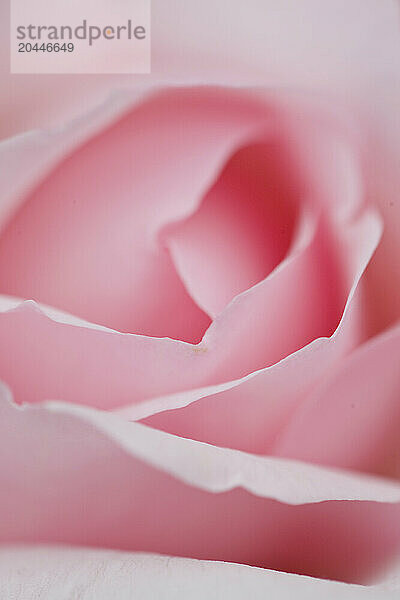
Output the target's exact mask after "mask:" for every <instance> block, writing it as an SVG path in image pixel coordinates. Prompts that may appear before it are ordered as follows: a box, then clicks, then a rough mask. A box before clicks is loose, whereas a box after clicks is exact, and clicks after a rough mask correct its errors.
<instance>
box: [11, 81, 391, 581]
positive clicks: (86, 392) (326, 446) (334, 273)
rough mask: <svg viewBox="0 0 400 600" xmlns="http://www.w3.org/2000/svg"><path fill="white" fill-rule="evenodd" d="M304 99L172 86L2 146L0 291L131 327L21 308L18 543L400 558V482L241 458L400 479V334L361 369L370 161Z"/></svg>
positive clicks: (15, 369)
mask: <svg viewBox="0 0 400 600" xmlns="http://www.w3.org/2000/svg"><path fill="white" fill-rule="evenodd" d="M282 98H284V100H285V101H284V102H283V100H282V102H283V105H284V108H282V109H280V108H277V107H280V96H279V94H275V95H273V94H271V95H268V96H266V95H260V94H249V95H246V94H244V93H242V92H238V91H233V90H226V89H220V90H218V89H212V88H189V89H180V90H170V91H168V92H162V93H157V94H155V95H152V96H150V97H143V98H142V99H141V101H140V102H139V103H137V102H136V101H133V100H132V101H131V102H130V101H125V104H124V109H123V110H121V109H118V110H116V112H115V114H114V116H113V118H111V119H110V120H109V122H108V121H107V119H106V120H105V121H103V120H102V116H101V115H102V111H100V113H99V114H100V116H99V121H98V123H97V125H94V126H93V129H92V130H88V131H87V132H85V134H84V135H83V134H82V136H81V137H79V136H78V135H77V134H76V133H73V134H72V137H71V130H68V128H67V129H66V130H65V131H58V132H55V133H53V134H51V136H49V137H47V136H46V135H43V134H40V133H39V134H32V135H31V136H30V137H29V136H27V137H26V138H24V139H20V140H13V141H11V142H8V143H6V144H4V145H2V146H1V148H0V159H1V160H2V161H5V163H4V164H9V165H10V177H9V178H6V179H7V181H6V183H3V184H1V182H0V184H1V185H2V188H1V193H2V198H4V203H3V205H2V210H1V214H0V217H1V225H2V231H1V234H0V291H1V292H2V293H3V294H7V295H15V296H19V297H21V298H34V299H35V300H37V301H38V302H39V303H44V304H50V305H52V306H53V307H56V308H57V309H62V310H66V311H69V312H71V313H74V314H75V315H76V316H78V317H82V318H86V319H88V320H90V321H91V322H92V323H93V322H94V323H99V324H101V325H106V326H108V327H112V328H113V329H115V331H113V330H109V329H106V328H105V327H101V326H96V325H93V324H90V323H83V322H78V321H77V320H76V319H75V318H74V317H71V316H68V315H63V314H60V313H58V312H57V311H54V308H46V307H40V306H38V305H37V304H35V302H32V301H28V302H20V301H19V300H13V299H10V298H5V297H1V298H0V300H1V303H0V377H1V378H2V379H3V380H4V381H5V382H6V383H7V384H8V385H9V387H10V389H11V390H12V395H13V398H14V400H15V401H16V403H17V404H19V405H21V404H22V405H25V406H22V407H21V406H17V405H14V404H13V403H10V402H9V400H8V399H7V398H6V397H5V396H6V394H5V393H4V397H3V398H2V400H1V405H0V409H1V411H2V413H3V414H2V418H1V419H0V427H1V428H2V431H1V432H0V472H1V473H2V479H3V481H4V488H3V489H4V493H3V495H2V497H1V498H0V510H1V515H2V520H1V529H0V541H3V542H14V541H25V542H38V541H44V542H62V543H69V544H89V545H98V546H105V547H117V548H120V549H127V550H140V551H142V550H145V551H152V552H163V553H166V554H172V555H183V556H188V557H196V558H202V559H219V560H225V561H226V560H228V561H233V562H242V563H247V564H252V565H258V566H264V567H270V568H276V569H282V570H289V571H294V572H300V573H308V574H312V575H317V576H320V577H329V578H337V579H342V580H345V581H366V580H367V579H369V578H371V577H373V576H374V575H375V574H376V573H377V571H378V570H379V568H381V567H382V566H383V565H384V564H385V563H386V562H387V560H388V559H390V558H392V557H393V555H394V554H396V552H398V549H399V547H400V515H399V496H398V484H396V483H387V484H386V483H382V482H381V481H379V480H376V479H367V480H365V479H363V478H361V479H360V478H359V476H358V475H354V476H353V475H348V474H347V475H343V474H340V475H339V478H341V477H344V483H343V481H342V479H340V485H339V483H338V480H337V475H333V474H332V473H331V472H330V471H327V470H324V469H322V470H321V471H313V470H311V471H309V470H308V469H309V468H308V467H306V466H304V465H301V463H299V464H298V465H297V466H296V465H295V466H293V463H290V462H285V461H283V462H282V461H280V460H279V459H276V460H274V459H273V458H272V459H261V458H260V457H256V456H251V455H245V454H241V453H238V452H231V451H230V450H228V451H225V450H223V449H222V448H221V446H227V447H231V448H235V449H238V448H239V449H241V450H245V451H247V452H253V453H256V454H266V453H273V452H276V453H277V454H282V455H285V456H290V457H295V458H304V459H306V460H309V461H310V462H321V463H326V464H328V465H335V466H338V465H339V466H342V467H354V468H359V469H363V470H365V471H378V472H385V473H389V474H391V475H393V474H394V473H396V474H397V470H396V468H393V467H392V464H393V460H392V458H393V457H392V454H393V452H394V451H395V450H394V449H395V447H396V446H395V444H396V437H397V432H398V429H397V419H398V414H397V412H396V411H397V409H396V407H395V400H396V394H397V390H398V381H397V379H396V374H395V371H396V368H397V361H396V358H395V357H396V356H398V337H397V333H395V334H392V336H390V337H389V338H388V340H389V341H388V340H387V339H386V338H385V339H383V340H376V341H374V342H372V345H371V347H369V348H367V349H363V350H360V354H354V355H353V356H352V357H350V359H349V361H350V362H349V363H348V364H349V365H350V366H348V367H347V366H346V364H344V366H343V365H342V361H343V363H344V362H345V361H344V360H343V359H344V358H348V354H349V353H350V352H351V351H352V350H353V349H354V348H355V347H357V346H358V345H359V344H360V342H362V341H363V340H364V338H365V337H366V335H367V329H366V320H365V307H366V304H365V296H364V291H365V290H364V288H363V286H362V283H360V279H361V277H362V275H363V273H364V270H365V268H366V266H367V264H368V262H369V260H370V259H371V256H372V254H373V253H374V251H375V248H376V246H377V244H378V242H379V238H380V233H381V225H380V221H379V218H378V216H377V215H376V213H375V211H373V210H369V209H366V208H365V207H364V206H363V201H364V199H365V189H363V186H362V184H361V180H362V170H361V162H362V161H360V164H359V161H358V152H359V151H360V146H359V144H358V142H357V143H356V141H355V138H354V137H353V135H352V134H353V132H351V133H350V132H349V131H348V130H347V128H346V126H345V125H343V126H342V125H341V126H339V125H338V121H339V118H337V116H336V115H335V116H332V115H330V114H326V113H325V112H324V111H323V110H322V107H320V106H319V104H318V102H316V103H315V104H313V103H311V104H312V109H311V110H310V109H309V110H308V111H307V110H304V109H303V108H301V103H300V104H299V107H297V104H296V99H293V100H292V99H291V100H288V98H287V97H286V96H285V95H282ZM303 102H305V103H306V104H307V102H306V101H305V100H304V99H303ZM283 105H282V106H283ZM320 109H321V112H320ZM100 117H101V118H100ZM310 117H312V118H310ZM96 118H97V117H96V116H95V117H94V121H96ZM105 123H106V125H105ZM72 130H73V128H72ZM85 131H86V130H85ZM75 136H76V137H75ZM35 148H37V149H38V155H40V159H39V158H38V159H36V157H34V156H33V154H34V151H33V149H35ZM54 148H57V151H56V150H54ZM354 156H355V157H356V158H355V159H354ZM10 157H11V158H10ZM7 161H8V163H7ZM36 161H37V162H36ZM264 163H265V164H266V168H265V169H262V168H261V166H260V165H262V164H264ZM11 175H12V177H11ZM18 175H20V177H18ZM232 189H234V194H233V195H232ZM278 202H279V205H278V204H277V203H278ZM278 206H279V209H278ZM283 209H284V211H283ZM216 257H218V260H216ZM216 282H217V283H218V286H217V285H216ZM209 317H212V318H213V321H212V322H211V323H210V318H209ZM128 331H129V332H130V333H124V332H128ZM150 336H153V337H150ZM165 336H168V337H165ZM170 338H174V339H170ZM187 342H189V343H187ZM197 342H198V343H197ZM375 353H377V355H379V358H377V359H376V358H375ZM333 368H334V369H337V371H334V372H333V374H331V375H330V373H332V369H333ZM347 369H349V370H348V371H347ZM365 371H369V373H370V377H371V378H372V379H371V381H372V384H370V383H369V379H368V378H365V379H364V372H365ZM324 377H326V378H327V382H325V383H326V387H321V379H322V378H324ZM331 377H332V379H330V378H331ZM324 385H325V384H324ZM204 386H207V387H206V388H205V389H204ZM365 396H367V397H368V402H366V401H365ZM46 400H55V401H59V402H58V403H57V402H56V403H54V404H52V405H50V406H49V405H46V406H34V407H32V406H26V405H27V404H29V403H33V404H37V403H42V402H43V401H46ZM378 401H379V403H380V404H379V406H380V410H382V406H384V410H383V412H379V417H380V418H381V421H379V427H376V428H374V435H371V429H372V424H375V422H376V421H377V417H376V415H377V414H378V410H377V407H378V404H377V402H378ZM354 403H355V405H356V406H358V408H359V415H360V427H359V428H358V426H357V424H356V426H355V427H354V421H350V420H349V419H347V420H346V421H344V420H343V419H345V418H346V415H348V413H349V412H351V413H353V412H354V411H353V410H352V411H350V409H349V407H350V408H351V409H352V408H353V407H352V404H354ZM78 405H87V406H92V407H95V409H94V410H91V409H87V408H83V407H79V406H78ZM332 407H334V408H332ZM338 407H340V410H339V409H338ZM97 409H101V411H99V410H97ZM110 409H111V410H115V411H116V413H118V414H117V415H111V414H107V413H106V412H102V411H106V410H110ZM371 409H373V410H371ZM375 409H376V413H375ZM373 415H375V419H374V422H373V420H372V416H373ZM382 415H383V416H382ZM389 418H390V422H389ZM126 419H132V420H143V419H144V420H145V423H146V425H147V426H145V425H143V424H142V423H140V424H139V423H129V422H127V421H126ZM148 425H151V426H153V427H154V428H155V429H152V428H149V427H148ZM389 425H390V427H389ZM374 427H375V425H374ZM156 429H163V430H165V431H166V432H167V433H163V432H161V431H157V430H156ZM355 435H356V436H357V452H355V451H354V452H353V450H354V447H353V446H352V444H353V438H354V436H355ZM180 436H182V438H184V437H186V438H192V439H189V440H184V439H181V437H180ZM193 439H197V440H201V441H203V442H207V443H208V444H214V446H213V445H207V444H199V443H197V442H195V441H193ZM244 464H245V465H246V467H244ZM238 465H239V466H238ZM217 466H218V468H217ZM231 469H233V470H231ZM366 481H367V484H368V485H367V488H368V490H367V492H366V491H365V487H364V486H365V485H366V484H365V482H366ZM382 486H383V487H382ZM386 486H389V488H390V494H389V493H388V492H387V487H386ZM392 486H393V487H392ZM283 488H284V489H283ZM282 489H283V491H282ZM276 490H278V491H276ZM393 490H394V492H393Z"/></svg>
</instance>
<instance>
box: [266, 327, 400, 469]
mask: <svg viewBox="0 0 400 600" xmlns="http://www.w3.org/2000/svg"><path fill="white" fill-rule="evenodd" d="M399 357H400V327H396V328H394V329H393V330H391V331H389V332H388V333H386V334H384V335H382V336H381V337H380V338H374V339H373V340H372V341H371V342H369V343H368V344H366V345H365V346H363V347H361V348H360V349H359V350H357V351H356V352H354V354H353V355H352V356H351V357H350V358H349V359H348V360H347V361H345V362H344V363H343V364H341V365H339V367H338V368H337V369H335V371H334V372H333V373H332V374H330V376H329V378H328V379H327V380H326V381H324V382H323V384H322V385H321V386H320V388H319V389H318V390H317V391H316V392H315V393H314V394H313V395H312V396H311V397H310V398H309V399H307V401H306V402H305V403H303V404H302V405H301V406H299V408H298V409H297V410H296V411H295V413H294V415H293V416H292V418H291V420H290V423H289V425H288V426H287V427H286V429H285V430H284V432H283V433H282V435H281V437H280V439H279V440H278V442H277V446H276V449H275V450H274V451H276V453H277V454H279V455H280V456H288V457H293V458H298V459H300V460H306V461H312V462H316V463H320V464H326V465H335V466H340V467H343V468H350V469H357V470H363V471H367V472H375V473H384V474H387V475H389V474H390V475H391V476H393V477H398V476H399V474H400V454H399V433H400V407H399V393H400V378H399V364H400V360H399ZM311 432H312V434H311Z"/></svg>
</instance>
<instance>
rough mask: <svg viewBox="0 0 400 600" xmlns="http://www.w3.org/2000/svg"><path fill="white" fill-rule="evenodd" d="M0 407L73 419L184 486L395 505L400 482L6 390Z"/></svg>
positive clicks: (295, 499) (298, 500)
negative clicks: (26, 399)
mask: <svg viewBox="0 0 400 600" xmlns="http://www.w3.org/2000/svg"><path fill="white" fill-rule="evenodd" d="M0 392H2V394H1V395H2V396H3V402H7V404H9V405H10V404H11V405H10V408H11V409H12V410H16V411H20V412H21V413H22V412H23V411H35V412H37V411H43V412H50V413H52V414H56V415H57V416H58V417H59V419H61V420H62V419H63V417H66V418H71V417H72V418H74V419H76V420H77V424H79V423H82V424H87V425H89V427H92V428H94V429H95V430H96V431H97V433H98V435H99V436H105V437H106V438H107V439H109V440H111V441H112V442H113V443H114V444H115V445H116V447H119V448H121V449H122V450H124V451H125V452H126V453H127V454H128V455H129V456H131V457H132V459H136V460H139V461H143V462H144V463H146V464H148V465H150V466H152V467H153V468H155V469H158V470H160V471H162V472H165V473H168V474H169V475H171V476H172V477H174V478H176V479H177V480H179V481H182V482H184V483H186V484H188V485H189V486H192V487H195V488H198V489H201V490H205V491H208V492H213V493H220V492H226V491H229V490H232V489H234V488H237V487H241V488H243V489H245V490H246V491H247V492H249V493H251V494H254V495H256V496H260V497H263V498H270V499H274V500H278V501H279V502H282V503H286V504H291V505H299V504H312V503H316V502H324V501H330V500H349V501H351V500H354V501H374V502H384V503H398V502H400V482H397V481H392V480H386V479H382V478H378V477H374V476H368V475H364V474H359V473H353V472H350V471H339V470H334V469H330V468H326V467H322V466H316V465H311V464H308V463H303V462H299V461H294V460H288V459H282V458H276V457H273V456H268V457H263V456H256V455H253V454H249V453H245V452H241V451H238V450H231V449H228V448H221V447H217V446H212V445H210V444H205V443H203V442H197V441H194V440H190V439H186V438H181V437H178V436H175V435H172V434H169V433H165V432H162V431H159V430H156V429H152V428H150V427H147V426H145V425H142V424H140V423H134V422H133V423H132V422H129V421H126V420H124V419H121V418H120V417H119V416H117V415H113V414H111V413H108V412H104V411H100V410H97V409H92V408H88V407H82V406H77V405H73V404H65V403H62V402H47V403H44V404H42V405H36V406H33V407H32V406H30V405H24V406H17V405H15V404H14V403H13V402H12V399H11V394H10V392H9V391H8V390H7V388H6V387H5V386H1V387H0Z"/></svg>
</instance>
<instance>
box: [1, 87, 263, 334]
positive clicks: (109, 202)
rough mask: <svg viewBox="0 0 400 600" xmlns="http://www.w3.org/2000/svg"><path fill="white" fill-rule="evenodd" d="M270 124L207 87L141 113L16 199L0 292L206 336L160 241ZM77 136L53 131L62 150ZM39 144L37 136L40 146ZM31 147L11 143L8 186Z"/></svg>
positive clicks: (135, 326) (122, 326)
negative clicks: (161, 233) (242, 148)
mask: <svg viewBox="0 0 400 600" xmlns="http://www.w3.org/2000/svg"><path fill="white" fill-rule="evenodd" d="M114 118H115V117H114ZM269 118H270V117H269V110H268V106H267V105H266V104H262V103H261V102H256V101H255V99H254V98H253V97H252V96H251V95H249V96H245V95H243V94H240V93H239V92H234V91H231V93H229V94H228V93H227V92H226V91H222V90H216V89H205V88H203V89H199V88H197V89H187V90H184V89H176V90H170V91H164V92H162V93H159V94H156V95H153V96H152V97H150V98H148V99H147V100H146V101H145V102H143V103H142V104H139V105H138V106H133V107H132V109H131V110H130V111H128V112H127V113H126V114H125V115H123V116H122V117H120V118H119V120H117V121H116V122H114V123H113V124H112V125H111V126H109V127H108V128H105V129H103V130H101V132H100V133H98V134H97V135H95V136H93V137H91V138H90V139H89V140H87V141H86V142H85V143H82V141H81V142H80V145H78V147H77V148H75V150H74V151H73V152H70V154H69V155H68V156H67V157H64V158H63V160H61V161H60V162H59V164H58V165H57V167H55V168H53V170H52V171H51V172H50V173H48V174H47V176H46V177H45V178H44V179H43V180H42V182H41V183H40V184H39V185H38V186H37V187H36V188H33V189H30V190H25V193H24V195H23V196H22V197H21V195H20V196H19V197H18V198H17V199H16V200H15V201H14V202H17V201H18V204H19V205H20V206H19V208H18V210H17V208H16V207H15V206H13V209H14V213H13V215H12V218H9V220H8V221H7V222H6V223H4V226H3V231H2V234H1V237H0V289H1V290H2V291H3V293H6V294H10V295H15V296H20V297H23V298H34V299H35V300H38V301H40V302H44V303H46V304H51V305H53V306H57V307H58V308H60V309H63V310H68V311H69V312H73V313H75V314H77V315H79V316H81V317H83V318H86V319H89V320H91V321H94V322H98V323H101V324H103V325H108V326H111V327H113V328H115V329H119V330H121V331H130V332H132V333H140V334H144V335H156V336H158V337H163V336H168V337H173V338H176V339H183V340H187V341H192V342H197V341H199V340H200V339H201V337H202V334H203V332H204V330H205V329H206V328H207V325H208V324H209V320H208V319H207V317H206V316H205V315H204V314H203V313H202V312H201V311H200V310H199V309H198V307H197V306H196V305H195V304H194V303H193V301H192V300H191V298H190V297H189V296H188V294H187V292H186V290H185V289H184V287H183V285H182V284H181V282H180V281H179V279H178V277H177V275H176V272H175V269H174V267H173V265H172V263H171V260H170V257H169V255H168V252H167V251H166V249H165V248H161V247H159V245H158V244H157V243H156V236H157V233H158V231H159V230H160V229H161V228H162V227H163V226H164V225H166V224H168V223H170V222H172V221H176V220H178V219H181V218H184V217H186V216H187V215H189V214H190V213H191V212H192V211H193V210H194V209H195V208H196V207H197V206H198V204H199V203H200V201H201V198H202V195H203V193H204V192H205V191H206V189H207V188H208V187H209V186H210V184H211V182H212V181H213V180H214V178H215V177H216V174H217V173H218V172H219V170H220V168H221V166H222V165H223V164H224V162H225V161H226V159H227V157H228V156H229V155H230V154H231V153H232V152H233V151H234V150H235V148H236V147H237V146H238V145H240V144H241V143H242V141H243V140H245V139H247V138H248V137H249V136H250V135H252V132H253V131H254V130H255V129H257V130H258V131H261V132H262V131H263V130H264V129H265V126H266V124H268V121H269ZM70 136H71V132H67V133H66V134H65V133H59V134H58V136H57V135H56V136H55V137H56V140H55V146H56V148H57V145H59V144H64V145H65V144H66V143H67V142H66V141H65V138H67V139H68V138H69V137H70ZM80 136H81V137H82V134H80ZM52 137H53V136H52ZM52 137H51V138H50V140H49V141H48V143H47V144H44V146H45V148H44V151H45V152H46V153H47V154H48V153H49V152H51V151H50V150H49V148H48V145H49V143H50V142H51V141H53V140H52ZM193 140H195V152H193V143H194V142H193ZM40 141H41V136H40V135H39V136H37V139H35V140H30V147H31V151H32V145H34V144H35V143H36V144H38V143H40ZM42 144H43V141H42ZM27 145H29V144H28V140H25V146H24V144H23V141H21V142H20V143H19V144H17V148H10V147H9V144H6V145H5V148H4V147H3V160H2V161H1V162H4V161H5V162H6V164H7V162H11V163H12V165H14V169H11V176H10V181H11V182H15V181H17V182H20V179H21V178H20V177H19V172H22V173H23V171H24V161H21V160H20V157H19V156H18V155H20V154H21V153H23V156H24V158H25V161H26V160H29V156H30V155H29V153H28V152H27V148H26V146H27ZM11 151H13V155H12V158H11V159H10V157H9V155H8V152H11ZM52 152H53V154H54V152H55V151H54V150H53V151H52ZM0 160H1V159H0ZM48 160H50V159H49V158H48ZM30 169H32V167H31V165H30ZM37 169H38V167H36V170H37ZM176 169H178V172H177V170H176ZM13 170H14V171H15V172H13ZM23 175H24V176H25V178H26V174H25V173H23ZM36 177H38V174H36ZM17 185H20V186H21V183H19V184H17ZM12 192H13V197H14V198H15V194H16V192H15V190H14V189H13V190H12ZM5 201H6V202H7V190H5ZM8 202H11V201H8ZM10 256H13V260H12V262H10V260H9V257H10Z"/></svg>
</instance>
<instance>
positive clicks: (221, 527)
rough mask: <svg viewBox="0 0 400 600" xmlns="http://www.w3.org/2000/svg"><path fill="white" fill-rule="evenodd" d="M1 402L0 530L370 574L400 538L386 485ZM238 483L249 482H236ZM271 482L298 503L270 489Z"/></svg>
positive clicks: (356, 576) (85, 416)
mask: <svg viewBox="0 0 400 600" xmlns="http://www.w3.org/2000/svg"><path fill="white" fill-rule="evenodd" d="M86 410H87V409H86ZM1 413H2V415H1V420H0V423H1V435H0V446H1V452H0V457H1V458H0V462H1V471H2V481H3V486H2V490H3V492H2V496H1V502H0V509H1V514H2V520H1V530H0V539H1V541H3V542H10V541H24V542H37V541H42V542H63V543H68V544H90V545H101V546H103V547H104V546H107V547H117V548H120V549H131V550H146V551H155V552H162V553H167V554H173V555H184V556H188V557H197V558H204V559H219V560H227V561H233V562H241V563H247V564H252V565H259V566H265V567H271V568H275V569H281V570H288V571H293V572H300V573H308V574H313V575H318V576H323V577H328V578H337V579H342V580H349V581H364V580H366V579H367V580H368V579H369V578H371V577H373V575H374V574H375V573H376V571H377V569H379V568H380V567H381V566H382V564H383V563H384V562H385V560H386V559H387V558H388V557H389V556H390V555H391V554H392V553H393V551H394V548H395V547H396V546H397V544H398V543H399V542H400V525H398V524H399V523H400V519H399V506H398V504H391V502H393V501H395V500H396V498H397V499H398V497H399V493H400V490H399V488H398V486H397V487H396V486H395V485H393V486H392V489H391V488H390V486H386V487H385V484H381V483H380V482H379V481H377V482H375V481H374V480H371V482H369V481H366V482H365V483H364V482H363V481H362V480H360V479H357V477H355V480H354V483H353V480H352V478H351V477H348V479H347V480H346V479H345V480H344V481H343V482H342V483H341V484H339V482H338V481H337V480H335V476H334V475H329V473H328V474H327V475H324V477H322V474H320V475H318V474H315V476H314V475H312V474H311V473H308V474H307V468H306V467H303V466H302V465H301V464H299V466H298V467H296V466H294V467H290V468H289V466H286V465H285V464H284V463H283V464H281V465H279V464H278V465H277V466H276V467H275V468H273V469H272V472H270V473H269V471H268V468H267V467H266V466H265V467H263V466H262V464H258V465H257V464H254V465H253V466H252V464H253V462H254V458H253V457H251V456H249V457H247V458H246V457H245V456H243V457H240V456H239V455H236V454H235V453H233V454H232V455H231V456H230V455H226V456H225V455H224V454H221V452H220V451H219V450H218V449H216V448H213V447H207V446H202V445H196V444H195V443H194V442H187V441H185V440H179V438H174V436H167V437H165V434H160V433H159V432H155V431H152V430H147V428H143V426H140V425H136V424H128V423H125V424H124V423H123V422H121V423H120V422H119V420H118V419H117V420H115V421H112V420H111V419H110V418H109V417H108V421H107V416H106V415H104V414H101V413H90V412H82V413H79V411H78V412H77V411H74V410H73V407H72V406H71V407H68V406H67V405H64V406H62V405H60V406H57V405H54V406H53V407H52V408H51V407H49V408H33V409H32V408H26V409H21V408H18V407H15V406H12V405H10V404H9V401H8V400H7V399H6V398H5V397H4V395H3V398H2V401H1ZM183 442H184V443H183ZM235 463H237V466H236V472H235V467H234V464H235ZM230 471H232V473H231V474H230V475H229V472H230ZM296 471H298V473H297V474H296ZM271 477H272V479H271ZM304 478H306V479H308V486H307V490H302V489H301V488H302V482H304ZM330 478H332V483H331V484H329V479H330ZM224 479H225V482H224ZM269 479H270V483H268V481H269ZM185 480H186V482H185ZM188 483H190V485H188ZM240 484H241V485H243V486H244V487H247V488H248V489H249V491H246V490H245V489H233V488H234V487H235V486H236V485H240ZM254 486H255V487H254ZM285 486H286V491H284V488H285ZM346 487H347V490H346ZM319 488H320V489H319ZM251 489H255V490H256V491H257V496H258V497H257V496H256V495H254V494H253V493H251V492H250V490H251ZM224 490H226V491H224ZM229 490H230V491H229ZM279 490H280V491H279ZM363 490H364V491H363ZM213 491H214V492H217V491H219V492H220V493H210V492H213ZM275 493H277V494H279V495H280V497H282V498H284V499H285V500H286V502H294V503H296V504H297V503H298V502H306V503H307V504H305V505H299V506H288V505H287V504H285V503H281V502H277V501H275V500H272V499H268V497H269V498H271V496H272V497H273V494H275ZM336 494H337V496H336ZM346 496H347V497H348V498H349V499H352V501H347V502H344V501H336V500H335V498H336V497H339V498H343V497H344V498H346ZM324 497H325V498H326V499H327V501H326V502H320V503H316V504H315V503H314V501H315V500H317V499H323V498H324ZM357 497H359V498H360V499H361V500H363V501H361V502H360V501H356V499H357ZM368 497H369V498H373V499H374V500H377V502H369V501H366V500H367V498H368ZM309 502H311V504H309ZM388 502H389V503H388ZM300 550H301V551H300Z"/></svg>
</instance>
